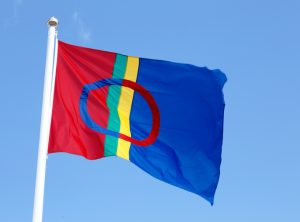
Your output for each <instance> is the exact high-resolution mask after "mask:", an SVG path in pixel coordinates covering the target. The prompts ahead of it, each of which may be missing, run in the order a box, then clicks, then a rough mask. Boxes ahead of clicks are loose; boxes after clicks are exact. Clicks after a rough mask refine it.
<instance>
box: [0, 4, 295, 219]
mask: <svg viewBox="0 0 300 222" xmlns="http://www.w3.org/2000/svg"><path fill="white" fill-rule="evenodd" d="M53 15H54V16H56V17H57V18H58V19H59V22H60V24H59V28H58V36H59V39H61V40H63V41H66V42H69V43H72V44H77V45H82V46H86V47H92V48H98V49H103V50H108V51H115V52H119V53H123V54H128V55H133V56H139V57H146V58H155V59H163V60H171V61H177V62H184V63H191V64H195V65H198V66H207V67H209V68H211V69H215V68H219V69H221V70H222V71H223V72H225V73H226V74H227V77H228V82H227V83H226V85H225V87H224V94H225V101H226V109H225V125H224V141H223V155H222V157H223V162H222V165H221V177H220V182H219V186H218V188H217V192H216V196H215V205H214V206H213V207H211V206H210V204H209V203H208V202H206V201H205V200H204V199H202V198H200V197H199V196H197V195H195V194H192V193H189V192H187V191H184V190H181V189H179V188H176V187H173V186H171V185H168V184H166V183H163V182H161V181H159V180H157V179H154V178H153V177H151V176H149V175H147V174H146V173H145V172H143V171H141V170H140V169H139V168H137V167H136V166H135V165H133V164H132V163H130V162H128V161H125V160H123V159H118V158H116V157H112V158H105V159H100V160H97V161H88V160H86V159H84V158H82V157H78V156H74V155H70V154H51V155H49V158H48V162H47V174H46V187H45V205H44V222H53V221H55V222H60V221H71V222H79V221H80V222H81V221H99V222H100V221H112V222H114V221H116V222H117V221H122V222H127V221H130V222H135V221H136V222H137V221H143V222H153V221H172V222H173V221H174V222H175V221H178V222H179V221H188V222H199V221H205V222H220V221H225V222H240V221H243V222H248V221H249V222H253V221H256V222H260V221H264V222H265V221H272V222H277V221H278V222H279V221H280V222H281V221H291V222H292V221H300V203H299V198H300V161H299V156H300V141H299V140H300V93H299V88H300V68H299V66H300V25H299V24H300V1H299V0H294V1H293V0H285V1H279V0H278V1H277V0H275V1H274V0H270V1H267V0H251V1H250V0H248V1H241V0H240V1H238V0H227V1H221V0H219V1H216V0H184V1H183V0H182V1H178V0H165V1H163V0H151V1H141V0H126V1H124V0H123V1H122V0H109V1H108V0H107V1H102V0H98V1H97V0H95V1H89V0H85V1H58V0H57V1H56V0H53V1H37V0H36V1H30V0H11V1H7V0H1V7H0V30H1V35H0V50H1V52H0V56H1V57H0V66H1V71H0V76H1V87H0V96H1V102H0V149H1V155H0V178H1V180H0V221H3V222H4V221H5V222H10V221H13V222H20V221H31V218H32V208H33V197H34V186H35V173H36V162H37V153H38V140H39V127H40V116H41V107H42V90H43V78H44V67H45V57H46V45H47V31H48V30H47V25H46V22H47V20H48V18H49V17H51V16H53Z"/></svg>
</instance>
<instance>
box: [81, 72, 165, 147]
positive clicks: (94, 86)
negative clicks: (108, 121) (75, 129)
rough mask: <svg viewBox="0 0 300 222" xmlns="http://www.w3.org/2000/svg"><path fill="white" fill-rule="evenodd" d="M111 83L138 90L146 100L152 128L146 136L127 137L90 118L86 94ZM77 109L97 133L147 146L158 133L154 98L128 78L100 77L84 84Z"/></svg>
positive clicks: (158, 115)
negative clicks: (142, 137)
mask: <svg viewBox="0 0 300 222" xmlns="http://www.w3.org/2000/svg"><path fill="white" fill-rule="evenodd" d="M111 85H119V86H123V87H128V88H131V89H132V90H134V91H136V92H138V93H139V94H140V95H141V96H142V97H143V98H144V99H145V100H146V102H147V103H148V105H149V107H150V109H151V112H152V128H151V131H150V133H149V135H148V137H147V138H144V139H141V140H138V139H135V138H132V137H129V136H127V135H125V134H122V133H119V132H115V131H112V130H109V129H106V128H103V127H101V126H100V125H98V124H97V123H96V122H95V121H94V120H93V119H92V118H91V116H90V115H89V113H88V109H87V101H88V95H89V93H90V91H92V90H96V89H100V88H102V87H104V86H111ZM79 109H80V116H81V118H82V120H83V121H84V123H85V124H86V125H87V126H88V127H89V128H90V129H92V130H94V131H96V132H98V133H102V134H106V135H109V136H113V137H117V138H120V139H123V140H126V141H128V142H131V143H132V144H135V145H138V146H148V145H150V144H152V143H153V142H154V141H155V140H156V138H157V136H158V133H159V126H160V114H159V109H158V106H157V104H156V102H155V99H154V98H153V96H152V95H151V94H150V92H148V91H147V90H146V89H145V88H144V87H143V86H141V85H139V84H137V83H136V82H133V81H130V80H126V79H112V78H110V79H102V80H100V81H97V82H94V83H91V84H86V85H84V87H83V89H82V93H81V95H80V102H79Z"/></svg>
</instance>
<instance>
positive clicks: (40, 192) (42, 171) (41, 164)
mask: <svg viewBox="0 0 300 222" xmlns="http://www.w3.org/2000/svg"><path fill="white" fill-rule="evenodd" d="M57 25H58V20H57V19H56V18H54V17H51V18H50V19H49V20H48V28H49V29H48V44H47V57H46V68H45V77H44V92H43V106H42V117H41V126H40V141H39V152H38V160H37V170H36V184H35V195H34V206H33V218H32V221H33V222H42V220H43V204H44V187H45V176H46V161H47V154H48V142H49V133H50V123H51V114H52V102H53V98H52V97H53V90H54V81H55V64H56V56H55V55H56V48H57V38H56V36H57V32H56V28H57Z"/></svg>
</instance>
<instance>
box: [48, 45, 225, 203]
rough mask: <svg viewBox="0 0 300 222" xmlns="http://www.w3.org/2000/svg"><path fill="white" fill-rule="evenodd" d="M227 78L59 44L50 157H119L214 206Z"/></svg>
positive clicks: (189, 67) (215, 72) (197, 69)
mask: <svg viewBox="0 0 300 222" xmlns="http://www.w3.org/2000/svg"><path fill="white" fill-rule="evenodd" d="M225 82H226V77H225V75H224V74H223V73H222V72H221V71H219V70H209V69H207V68H205V67H202V68H201V67H196V66H193V65H188V64H181V63H174V62H167V61H161V60H152V59H144V58H137V57H131V56H125V55H121V54H117V53H112V52H105V51H100V50H95V49H89V48H83V47H78V46H73V45H70V44H67V43H64V42H61V41H59V42H58V56H57V66H56V80H55V89H54V100H53V111H52V120H51V130H50V138H49V147H48V152H49V153H55V152H67V153H71V154H76V155H80V156H83V157H85V158H87V159H90V160H94V159H99V158H102V157H108V156H118V157H121V158H124V159H126V160H129V161H131V162H132V163H134V164H135V165H137V166H138V167H140V168H141V169H143V170H144V171H146V172H147V173H149V174H150V175H152V176H154V177H156V178H158V179H160V180H162V181H165V182H167V183H169V184H172V185H175V186H177V187H180V188H183V189H185V190H188V191H190V192H193V193H196V194H198V195H200V196H202V197H203V198H205V199H206V200H208V201H209V202H210V203H211V204H212V203H213V199H214V194H215V190H216V187H217V184H218V180H219V175H220V163H221V148H222V135H223V114H224V99H223V93H222V88H223V85H224V83H225Z"/></svg>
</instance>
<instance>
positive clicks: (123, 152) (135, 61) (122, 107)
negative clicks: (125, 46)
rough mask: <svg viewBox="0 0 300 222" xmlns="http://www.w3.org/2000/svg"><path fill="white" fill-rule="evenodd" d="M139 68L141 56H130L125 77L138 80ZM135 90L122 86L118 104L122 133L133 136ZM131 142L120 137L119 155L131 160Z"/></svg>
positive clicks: (134, 80)
mask: <svg viewBox="0 0 300 222" xmlns="http://www.w3.org/2000/svg"><path fill="white" fill-rule="evenodd" d="M138 69H139V58H136V57H131V56H128V59H127V66H126V71H125V76H124V79H127V80H130V81H133V82H136V78H137V74H138ZM133 94H134V91H133V90H132V89H130V88H127V87H122V88H121V95H120V100H119V105H118V114H119V117H120V133H122V134H125V135H127V136H131V132H130V119H129V118H130V111H131V105H132V100H133ZM129 149H130V142H128V141H125V140H122V139H118V149H117V156H118V157H122V158H124V159H127V160H129Z"/></svg>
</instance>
